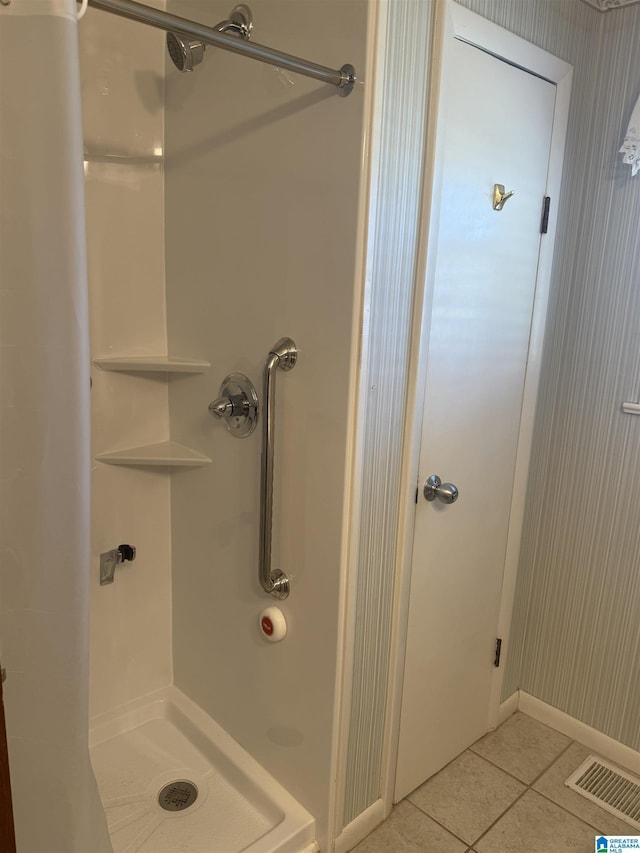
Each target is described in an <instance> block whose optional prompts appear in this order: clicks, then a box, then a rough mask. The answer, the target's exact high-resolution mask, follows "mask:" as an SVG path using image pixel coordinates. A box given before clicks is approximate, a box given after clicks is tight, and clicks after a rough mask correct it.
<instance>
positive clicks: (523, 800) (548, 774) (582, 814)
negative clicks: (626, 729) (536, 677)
mask: <svg viewBox="0 0 640 853" xmlns="http://www.w3.org/2000/svg"><path fill="white" fill-rule="evenodd" d="M590 752H591V751H590V750H588V749H587V748H586V747H584V746H582V744H579V743H577V742H575V741H572V740H570V739H569V738H568V737H565V736H564V735H562V734H560V733H559V732H556V731H554V729H550V728H549V727H548V726H545V725H543V724H542V723H539V722H537V721H536V720H533V719H531V717H527V716H525V715H524V714H521V713H520V712H518V713H517V714H514V716H513V717H510V718H509V719H508V720H507V721H506V722H504V723H503V724H502V726H500V728H499V729H497V730H496V731H495V732H490V733H489V734H487V735H485V736H484V737H483V738H481V739H480V740H479V741H478V742H477V743H475V744H474V745H473V746H472V747H471V748H470V749H468V750H466V752H463V753H462V755H459V756H458V757H457V758H456V759H455V760H454V761H452V762H451V763H450V764H448V765H447V766H446V767H445V768H444V769H443V770H441V771H440V772H439V773H437V774H436V775H435V776H433V777H432V778H431V779H428V780H427V781H426V782H425V783H424V785H421V786H420V787H419V788H416V790H415V791H413V793H411V794H409V796H408V797H407V798H406V799H405V800H403V801H402V802H401V803H399V804H398V805H397V806H396V807H395V809H394V810H393V812H392V814H391V816H390V817H389V818H388V819H387V820H386V821H385V822H384V823H383V824H382V825H381V826H379V827H378V828H377V829H376V830H375V831H374V832H372V833H371V835H369V836H368V837H367V838H365V839H364V841H362V842H361V843H360V844H358V846H357V847H355V848H354V851H353V853H534V851H535V853H539V851H542V850H545V851H547V850H554V851H557V852H558V853H593V850H594V839H595V836H596V835H640V832H639V831H638V830H636V829H634V828H633V827H631V826H629V825H628V824H626V823H624V822H623V821H621V820H619V819H618V818H616V817H614V816H613V815H610V814H608V813H607V812H605V811H603V810H602V809H601V808H600V807H599V806H597V805H595V803H592V802H590V801H589V800H586V799H584V798H583V797H581V796H580V795H579V794H576V793H575V791H571V790H569V788H566V787H565V785H564V780H565V779H566V778H567V777H568V776H569V775H570V774H571V773H572V772H573V771H574V770H575V769H576V768H577V767H578V766H579V765H580V764H581V763H582V762H583V761H584V759H585V758H586V757H587V755H589V754H590Z"/></svg>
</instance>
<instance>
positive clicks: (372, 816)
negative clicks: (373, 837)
mask: <svg viewBox="0 0 640 853" xmlns="http://www.w3.org/2000/svg"><path fill="white" fill-rule="evenodd" d="M385 817H386V814H385V806H384V800H376V801H375V803H373V804H372V805H370V806H369V808H368V809H365V810H364V811H363V812H362V813H361V814H359V815H358V817H356V818H354V820H352V821H351V823H349V824H347V826H345V828H344V829H343V830H342V832H341V833H340V835H339V836H338V837H337V838H336V842H335V848H334V850H335V853H347V851H348V850H353V848H354V847H355V846H356V844H359V843H360V842H361V841H362V839H363V838H366V837H367V835H369V833H370V832H373V830H374V829H375V828H376V826H379V825H380V824H381V823H382V821H383V820H384V819H385Z"/></svg>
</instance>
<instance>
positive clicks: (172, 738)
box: [90, 687, 318, 853]
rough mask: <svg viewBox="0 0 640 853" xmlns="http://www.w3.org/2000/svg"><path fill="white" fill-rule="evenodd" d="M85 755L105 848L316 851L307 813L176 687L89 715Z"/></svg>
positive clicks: (124, 852)
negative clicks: (101, 813) (100, 809)
mask: <svg viewBox="0 0 640 853" xmlns="http://www.w3.org/2000/svg"><path fill="white" fill-rule="evenodd" d="M90 753H91V763H92V765H93V769H94V772H95V775H96V779H97V781H98V789H99V791H100V797H101V798H102V804H103V806H104V810H105V813H106V816H107V824H108V827H109V834H110V836H111V844H112V846H113V850H114V853H241V851H242V853H314V851H317V850H318V847H317V845H316V844H315V841H314V837H315V821H314V819H313V817H312V816H311V815H310V814H309V813H308V812H307V811H306V810H305V809H303V808H302V806H301V805H300V804H299V803H298V802H296V800H295V799H294V798H293V797H292V796H291V795H290V794H289V793H288V792H287V791H286V790H285V789H284V788H283V787H282V786H281V785H280V784H279V783H278V782H276V780H275V779H274V778H273V777H272V776H271V775H270V774H269V773H267V772H266V770H265V769H264V768H263V767H261V766H260V765H259V764H258V763H257V762H256V761H255V760H254V759H253V758H252V757H251V756H250V755H249V754H248V753H247V752H246V751H245V750H244V749H243V748H242V747H241V746H240V745H239V744H238V743H237V742H236V741H235V740H233V738H231V737H230V736H229V735H228V734H227V733H226V732H225V731H224V730H223V729H222V728H221V727H220V726H219V725H218V724H217V723H216V722H215V721H214V720H212V719H211V717H209V716H208V715H207V714H205V713H204V711H203V710H202V709H201V708H199V707H198V706H197V705H195V704H194V703H193V702H191V701H190V700H189V699H188V698H187V697H186V696H185V695H184V694H183V693H182V692H181V691H180V690H178V689H177V688H176V687H167V688H165V689H164V690H160V691H158V692H156V693H153V694H151V695H149V696H145V697H143V698H141V699H138V700H136V701H135V702H133V703H131V704H129V705H127V706H125V707H124V708H120V709H117V710H116V711H114V712H109V713H108V714H103V715H101V716H100V717H96V718H94V719H93V720H92V725H91V732H90ZM168 804H169V805H168Z"/></svg>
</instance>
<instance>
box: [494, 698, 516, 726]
mask: <svg viewBox="0 0 640 853" xmlns="http://www.w3.org/2000/svg"><path fill="white" fill-rule="evenodd" d="M518 700H519V691H518V690H516V692H515V693H512V694H511V696H509V698H508V699H505V700H504V702H503V703H502V704H501V705H500V707H499V708H498V725H499V726H501V725H502V723H504V721H505V720H508V719H509V717H511V716H513V714H515V712H516V711H517V710H518Z"/></svg>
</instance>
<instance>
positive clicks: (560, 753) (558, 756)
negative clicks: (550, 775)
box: [529, 729, 575, 793]
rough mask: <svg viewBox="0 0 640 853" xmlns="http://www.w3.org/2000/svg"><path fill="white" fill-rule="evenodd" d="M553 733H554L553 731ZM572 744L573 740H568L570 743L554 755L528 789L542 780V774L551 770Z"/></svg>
mask: <svg viewBox="0 0 640 853" xmlns="http://www.w3.org/2000/svg"><path fill="white" fill-rule="evenodd" d="M554 731H555V729H554ZM574 743H575V740H570V741H569V743H568V744H567V745H566V746H565V748H564V749H563V750H562V752H559V753H558V754H557V755H556V757H555V758H554V759H553V761H552V762H551V764H549V765H548V766H547V767H545V769H544V770H543V771H542V773H538V775H537V776H536V778H535V779H534V780H533V781H532V782H531V783H530V784H529V787H530V788H532V787H533V786H534V785H535V784H536V782H538V781H539V780H540V779H542V777H543V776H544V774H545V773H546V772H547V771H549V770H551V768H552V767H553V765H554V764H555V763H556V761H559V759H560V758H562V756H563V755H564V754H565V752H566V751H567V750H568V749H571V747H572V746H573V744H574ZM536 793H538V792H536Z"/></svg>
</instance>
